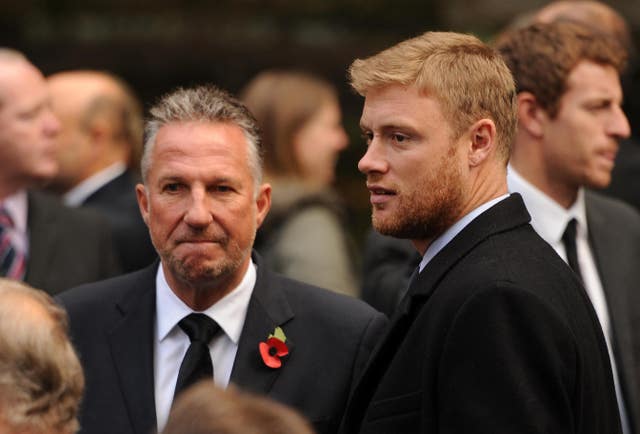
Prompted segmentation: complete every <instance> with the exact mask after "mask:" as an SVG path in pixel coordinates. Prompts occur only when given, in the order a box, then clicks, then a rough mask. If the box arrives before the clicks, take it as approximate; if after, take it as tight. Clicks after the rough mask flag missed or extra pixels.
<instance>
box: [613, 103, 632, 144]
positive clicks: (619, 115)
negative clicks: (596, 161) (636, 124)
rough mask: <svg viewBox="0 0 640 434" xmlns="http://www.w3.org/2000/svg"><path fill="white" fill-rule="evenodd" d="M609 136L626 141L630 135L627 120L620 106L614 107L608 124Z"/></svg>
mask: <svg viewBox="0 0 640 434" xmlns="http://www.w3.org/2000/svg"><path fill="white" fill-rule="evenodd" d="M609 134H611V135H612V136H615V137H618V138H620V139H626V138H627V137H629V136H630V135H631V127H630V126H629V120H628V119H627V116H626V115H625V114H624V111H623V110H622V108H621V107H620V106H616V108H615V111H614V113H613V116H612V119H611V122H610V124H609Z"/></svg>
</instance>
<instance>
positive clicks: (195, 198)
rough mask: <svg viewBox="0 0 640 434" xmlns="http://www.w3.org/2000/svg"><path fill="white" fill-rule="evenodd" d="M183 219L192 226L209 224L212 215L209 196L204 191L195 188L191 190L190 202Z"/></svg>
mask: <svg viewBox="0 0 640 434" xmlns="http://www.w3.org/2000/svg"><path fill="white" fill-rule="evenodd" d="M183 220H184V222H185V223H186V224H188V225H189V226H193V227H203V226H207V225H209V224H211V222H212V221H213V215H212V214H211V203H210V198H208V197H207V195H206V194H205V193H204V192H201V191H199V190H197V189H196V190H194V191H192V192H191V202H190V204H189V208H188V209H187V211H186V212H185V214H184V217H183Z"/></svg>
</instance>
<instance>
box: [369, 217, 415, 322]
mask: <svg viewBox="0 0 640 434" xmlns="http://www.w3.org/2000/svg"><path fill="white" fill-rule="evenodd" d="M421 259H422V257H421V256H420V254H419V253H418V251H417V250H416V248H415V247H414V246H413V244H411V241H409V240H404V239H400V238H394V237H390V236H387V235H382V234H381V233H379V232H377V231H375V230H373V229H371V230H370V231H369V233H368V234H367V239H366V240H365V244H364V256H363V261H362V299H363V300H364V301H366V302H367V303H369V304H370V305H371V306H373V307H374V308H376V309H377V310H379V311H380V312H383V313H384V314H385V315H387V316H388V317H391V315H392V314H393V311H394V310H395V309H396V306H397V305H398V303H399V302H400V300H401V299H402V296H403V295H404V292H405V291H404V290H405V289H406V288H408V286H409V280H410V279H411V275H412V274H413V272H414V270H416V267H417V266H418V264H419V263H420V260H421Z"/></svg>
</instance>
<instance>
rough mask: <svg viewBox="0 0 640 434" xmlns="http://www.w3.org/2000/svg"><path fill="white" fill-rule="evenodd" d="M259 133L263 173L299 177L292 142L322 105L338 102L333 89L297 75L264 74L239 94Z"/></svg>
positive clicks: (285, 72)
mask: <svg viewBox="0 0 640 434" xmlns="http://www.w3.org/2000/svg"><path fill="white" fill-rule="evenodd" d="M240 98H241V99H242V101H243V102H244V104H246V106H247V108H249V110H250V111H251V113H252V114H253V115H254V116H255V118H256V121H257V122H258V125H259V126H260V130H261V131H262V143H263V148H264V165H265V170H266V171H267V172H268V173H270V174H272V175H278V176H292V175H293V176H301V175H302V174H303V173H302V170H301V167H300V165H299V164H298V162H297V161H296V157H295V152H294V149H293V141H294V136H295V135H296V133H298V132H299V131H300V129H301V128H302V127H303V126H304V125H305V124H306V123H307V122H308V121H309V119H311V117H312V116H313V115H314V114H316V112H317V111H318V110H319V109H320V108H321V107H322V105H323V104H325V103H327V102H331V101H333V100H335V101H337V99H338V96H337V93H336V90H335V89H334V87H333V86H332V85H331V84H330V83H329V82H327V81H325V80H323V79H321V78H319V77H316V76H314V75H311V74H308V73H304V72H298V71H285V70H282V71H279V70H272V71H264V72H262V73H260V74H258V75H257V76H256V77H254V78H253V79H252V80H251V81H250V82H249V83H248V84H247V85H246V86H245V87H244V89H243V90H242V91H241V92H240Z"/></svg>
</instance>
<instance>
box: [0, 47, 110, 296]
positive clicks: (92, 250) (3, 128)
mask: <svg viewBox="0 0 640 434" xmlns="http://www.w3.org/2000/svg"><path fill="white" fill-rule="evenodd" d="M59 130H60V124H59V122H58V120H57V118H56V117H55V116H54V115H53V113H52V111H51V105H50V98H49V93H48V90H47V86H46V82H45V80H44V77H43V76H42V73H41V72H40V71H39V70H38V69H37V68H36V67H35V66H33V65H32V64H31V63H30V62H29V61H28V60H27V59H26V58H25V57H24V56H23V55H22V54H21V53H19V52H17V51H14V50H11V49H6V48H0V258H2V261H1V262H0V275H2V276H6V277H11V278H15V279H18V280H25V281H26V282H27V283H29V284H31V285H32V286H35V287H37V288H42V289H44V290H45V291H47V292H49V293H52V294H53V293H56V292H59V291H62V290H64V289H67V288H70V287H71V286H75V285H79V284H81V283H86V282H92V281H95V280H99V279H103V278H106V277H110V276H113V275H115V274H117V273H118V272H119V271H120V269H119V266H118V263H117V259H116V257H115V254H114V249H113V242H112V238H111V231H110V230H109V228H108V225H107V223H106V222H105V221H104V220H103V219H102V218H100V217H99V216H98V215H97V214H95V213H93V212H91V211H87V210H75V209H71V208H67V207H65V206H63V205H61V204H60V203H59V202H58V200H57V199H56V198H54V197H49V196H48V195H45V194H43V193H38V192H35V191H32V190H28V189H31V188H37V187H41V186H42V185H43V184H44V183H45V182H46V181H48V180H50V179H51V178H53V177H55V176H56V174H57V172H58V164H57V161H56V158H55V150H56V148H55V146H56V144H55V139H56V136H57V134H58V133H59Z"/></svg>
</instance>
